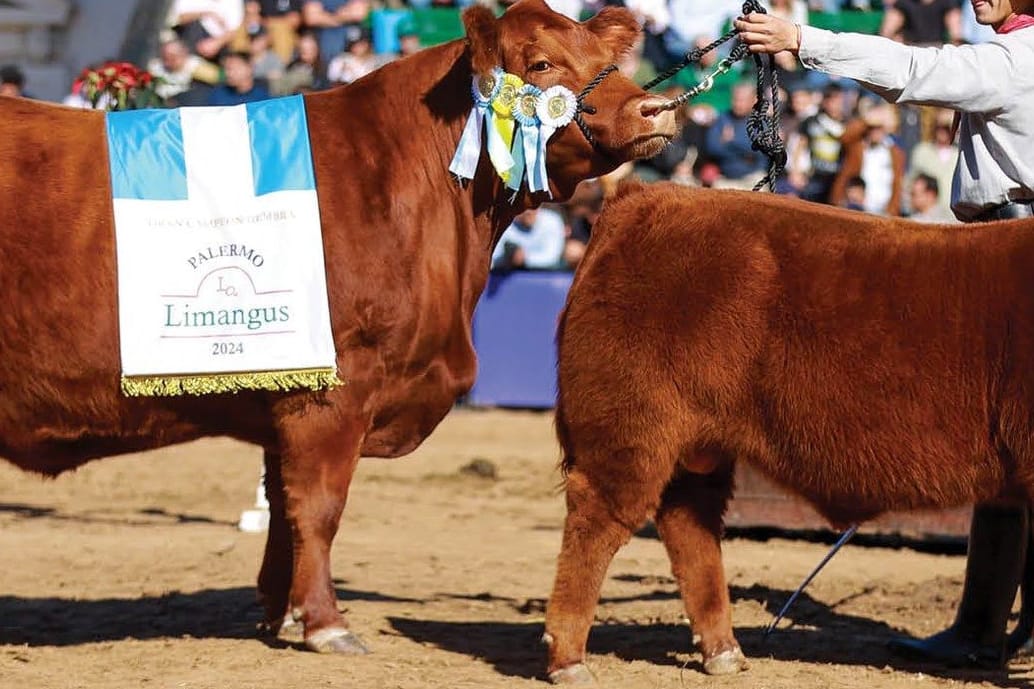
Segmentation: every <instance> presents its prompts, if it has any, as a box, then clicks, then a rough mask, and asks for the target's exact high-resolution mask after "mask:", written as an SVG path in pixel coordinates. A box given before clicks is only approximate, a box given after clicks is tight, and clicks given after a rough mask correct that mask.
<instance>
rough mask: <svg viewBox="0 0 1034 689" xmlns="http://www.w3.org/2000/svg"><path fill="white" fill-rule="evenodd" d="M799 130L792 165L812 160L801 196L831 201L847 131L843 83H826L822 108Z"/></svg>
mask: <svg viewBox="0 0 1034 689" xmlns="http://www.w3.org/2000/svg"><path fill="white" fill-rule="evenodd" d="M797 133H798V138H797V142H796V143H797V145H796V146H794V147H793V148H792V149H790V158H791V161H790V167H792V168H794V169H801V168H803V167H804V162H803V158H805V157H807V160H808V172H807V177H808V181H807V183H806V184H805V186H804V189H803V190H802V191H801V198H803V199H806V200H808V201H817V202H819V203H827V202H829V193H830V190H831V189H832V188H833V181H834V180H835V179H836V176H837V173H838V172H839V171H840V146H841V144H840V137H841V136H843V134H844V92H843V89H841V87H840V85H839V84H837V83H836V82H830V83H829V84H827V85H826V87H825V88H824V89H823V90H822V100H821V101H819V111H818V112H817V113H815V114H814V115H812V116H811V117H807V118H805V119H804V120H803V121H802V122H801V125H800V128H799V129H798V130H797Z"/></svg>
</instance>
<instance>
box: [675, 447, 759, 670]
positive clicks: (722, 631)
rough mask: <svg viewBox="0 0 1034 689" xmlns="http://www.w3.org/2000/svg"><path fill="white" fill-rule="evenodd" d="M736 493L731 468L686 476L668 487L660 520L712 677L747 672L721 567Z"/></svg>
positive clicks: (699, 643)
mask: <svg viewBox="0 0 1034 689" xmlns="http://www.w3.org/2000/svg"><path fill="white" fill-rule="evenodd" d="M731 492H732V465H731V464H725V465H723V466H721V467H720V468H718V469H717V470H716V471H715V472H714V473H711V474H707V475H697V474H689V473H683V474H680V475H679V476H677V477H676V478H675V479H674V480H673V481H672V482H671V483H670V484H669V485H668V487H667V488H666V489H665V491H664V495H663V496H662V498H661V506H660V509H658V510H657V517H656V522H657V531H658V533H660V536H661V540H662V541H663V542H664V547H665V548H666V549H667V551H668V557H669V558H670V559H671V571H672V574H674V576H675V580H676V581H677V582H678V585H679V590H680V591H681V593H682V601H683V604H684V605H685V607H686V615H687V617H689V620H690V623H691V625H692V628H693V635H694V637H697V638H698V639H699V640H698V641H697V645H698V646H699V647H700V652H701V654H702V655H703V663H704V671H705V672H707V673H708V674H711V675H726V674H731V673H735V672H739V671H741V670H745V669H747V661H746V658H744V656H743V651H742V650H740V645H739V644H738V643H737V642H736V639H735V637H734V636H733V633H732V608H731V605H730V604H729V587H728V586H727V585H726V583H725V570H724V568H723V566H722V551H721V531H722V514H723V513H724V512H725V506H726V504H727V502H728V500H729V496H730V494H731Z"/></svg>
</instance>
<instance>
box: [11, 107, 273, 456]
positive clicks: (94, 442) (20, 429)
mask: <svg viewBox="0 0 1034 689" xmlns="http://www.w3.org/2000/svg"><path fill="white" fill-rule="evenodd" d="M0 122H2V123H3V130H4V133H5V135H4V136H3V137H0V159H2V160H3V161H4V169H3V173H2V174H0V208H3V216H2V225H0V300H2V304H3V306H2V308H0V391H2V392H0V456H2V457H5V458H8V459H10V460H12V461H14V462H15V463H16V464H19V465H20V466H23V467H25V468H29V469H33V470H36V471H41V472H44V473H57V472H59V471H62V470H65V469H68V468H71V467H74V466H76V465H77V464H79V463H81V462H83V461H86V460H87V459H92V458H96V457H100V456H105V455H108V454H116V453H121V452H127V451H133V450H143V449H148V448H152V447H157V446H159V445H163V444H167V443H169V442H176V441H179V440H186V439H190V438H193V437H197V436H198V435H199V434H200V430H199V426H198V424H197V423H195V422H194V421H192V420H190V419H191V418H196V419H203V418H206V417H207V418H209V419H216V418H217V415H213V414H212V413H211V412H212V410H213V409H214V408H215V407H216V406H217V401H216V400H215V399H213V400H212V401H197V400H154V399H128V398H125V397H123V396H122V394H121V392H120V385H119V376H120V370H121V369H120V361H119V340H118V315H117V306H116V303H117V289H116V284H117V283H116V273H115V251H114V241H115V236H114V225H113V214H112V202H111V192H110V182H109V174H110V173H109V169H108V164H107V140H106V136H105V131H104V129H105V127H104V115H103V113H100V112H93V111H81V110H75V109H72V108H65V107H60V106H55V105H49V104H44V103H39V102H35V101H31V100H25V99H8V98H0ZM247 404H248V403H247V402H244V403H242V406H245V405H247ZM253 411H254V410H253Z"/></svg>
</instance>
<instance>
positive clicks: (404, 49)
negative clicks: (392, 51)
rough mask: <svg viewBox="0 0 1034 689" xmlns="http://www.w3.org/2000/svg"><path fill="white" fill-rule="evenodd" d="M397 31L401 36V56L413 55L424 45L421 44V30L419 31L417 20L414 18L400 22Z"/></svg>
mask: <svg viewBox="0 0 1034 689" xmlns="http://www.w3.org/2000/svg"><path fill="white" fill-rule="evenodd" d="M396 31H397V33H398V37H399V54H398V56H399V57H406V56H407V55H412V54H413V53H416V52H419V51H420V48H422V47H423V46H421V45H420V32H419V31H417V28H416V22H415V21H413V19H412V18H406V19H404V20H403V21H401V22H399V24H398V27H397V28H396Z"/></svg>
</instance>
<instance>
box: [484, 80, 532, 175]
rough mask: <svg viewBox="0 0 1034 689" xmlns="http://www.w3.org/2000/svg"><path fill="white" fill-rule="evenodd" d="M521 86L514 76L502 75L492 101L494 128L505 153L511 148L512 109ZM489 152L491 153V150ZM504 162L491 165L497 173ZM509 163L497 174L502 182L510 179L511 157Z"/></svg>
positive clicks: (493, 161) (512, 134) (500, 161)
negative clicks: (504, 148)
mask: <svg viewBox="0 0 1034 689" xmlns="http://www.w3.org/2000/svg"><path fill="white" fill-rule="evenodd" d="M523 85H524V81H523V80H522V79H521V78H520V77H519V76H517V75H516V74H503V77H502V83H501V84H500V86H499V91H498V92H497V93H496V95H495V98H493V99H492V111H493V113H494V114H495V128H496V131H497V132H498V133H499V137H500V138H501V139H502V142H503V145H504V146H505V147H506V150H507V151H510V149H511V148H512V146H513V137H514V129H515V126H514V117H513V109H514V106H515V105H516V103H517V91H518V90H520V88H521V87H522V86H523ZM489 152H490V153H491V149H490V150H489ZM497 162H498V165H497ZM506 162H507V161H506V159H501V160H499V161H496V160H495V159H493V160H492V164H493V166H495V167H496V170H497V171H499V167H498V166H499V165H503V164H505V163H506ZM509 162H510V167H508V168H506V169H505V170H503V171H501V172H500V173H499V176H500V177H501V178H502V179H503V181H504V182H505V181H507V180H508V179H509V178H510V175H511V174H512V172H513V168H514V167H515V165H514V160H513V158H512V157H511V158H510V161H509Z"/></svg>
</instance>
